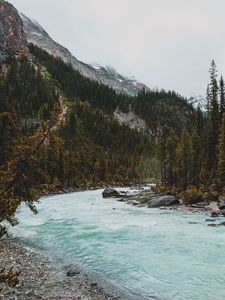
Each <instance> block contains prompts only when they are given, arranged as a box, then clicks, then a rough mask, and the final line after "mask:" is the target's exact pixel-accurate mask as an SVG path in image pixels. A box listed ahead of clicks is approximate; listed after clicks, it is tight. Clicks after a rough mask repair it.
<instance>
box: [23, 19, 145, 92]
mask: <svg viewBox="0 0 225 300" xmlns="http://www.w3.org/2000/svg"><path fill="white" fill-rule="evenodd" d="M20 15H21V18H22V19H23V23H24V31H25V33H26V36H27V40H28V42H29V43H32V44H34V45H36V46H38V47H40V48H41V49H43V50H45V51H47V52H48V53H49V54H51V55H53V56H55V57H58V58H61V59H62V60H63V61H64V62H65V63H70V64H71V65H72V67H73V68H74V69H75V70H76V71H79V72H80V73H81V74H82V75H83V76H85V77H88V78H90V79H92V80H95V81H97V82H99V83H102V84H104V85H107V86H109V87H111V88H113V89H114V90H115V91H116V92H118V93H123V94H127V95H136V94H138V92H139V91H140V90H141V89H143V88H145V89H149V88H148V87H147V86H145V85H144V84H142V83H139V82H137V81H136V80H133V79H129V78H126V77H123V76H121V75H120V74H118V73H117V72H116V71H115V70H114V69H112V68H110V67H107V68H103V67H101V66H99V65H89V64H85V63H83V62H81V61H79V60H78V59H76V58H75V57H74V56H73V55H72V54H71V53H70V52H69V50H67V49H66V48H64V47H63V46H61V45H59V44H58V43H56V42H55V41H53V39H52V38H51V37H50V36H49V35H48V33H47V32H46V31H45V30H44V29H43V28H42V27H41V26H40V25H39V24H38V23H37V22H36V21H33V20H30V19H29V18H27V17H26V16H25V15H23V14H20Z"/></svg>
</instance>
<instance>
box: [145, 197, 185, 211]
mask: <svg viewBox="0 0 225 300" xmlns="http://www.w3.org/2000/svg"><path fill="white" fill-rule="evenodd" d="M176 204H180V201H179V200H178V199H177V198H176V197H174V196H170V195H168V196H161V197H155V198H152V199H151V200H150V201H149V202H148V207H149V208H152V207H161V206H172V205H176Z"/></svg>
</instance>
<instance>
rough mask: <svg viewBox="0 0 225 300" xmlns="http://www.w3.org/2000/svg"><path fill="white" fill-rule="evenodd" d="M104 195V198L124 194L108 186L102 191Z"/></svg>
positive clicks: (117, 196)
mask: <svg viewBox="0 0 225 300" xmlns="http://www.w3.org/2000/svg"><path fill="white" fill-rule="evenodd" d="M102 196H103V198H119V197H121V196H122V195H121V194H120V193H119V192H118V191H117V190H115V189H112V188H106V189H105V190H104V191H103V192H102Z"/></svg>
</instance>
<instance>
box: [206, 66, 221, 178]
mask: <svg viewBox="0 0 225 300" xmlns="http://www.w3.org/2000/svg"><path fill="white" fill-rule="evenodd" d="M209 73H210V84H209V114H208V120H207V167H208V171H209V172H210V173H211V174H212V177H213V176H214V175H215V170H216V149H217V144H218V137H219V124H220V115H219V104H218V84H217V69H216V64H215V62H214V60H213V61H212V64H211V67H210V70H209Z"/></svg>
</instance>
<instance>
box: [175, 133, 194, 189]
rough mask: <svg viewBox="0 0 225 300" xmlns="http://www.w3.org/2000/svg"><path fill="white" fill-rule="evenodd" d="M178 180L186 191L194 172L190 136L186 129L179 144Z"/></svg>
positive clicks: (177, 155) (177, 152)
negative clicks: (192, 171)
mask: <svg viewBox="0 0 225 300" xmlns="http://www.w3.org/2000/svg"><path fill="white" fill-rule="evenodd" d="M176 157H177V179H178V182H179V185H180V186H181V187H182V188H183V189H186V188H187V187H188V185H189V184H190V182H191V170H192V161H193V159H192V151H191V141H190V135H189V133H188V131H187V129H186V128H184V129H183V130H182V133H181V139H180V143H179V144H178V147H177V151H176Z"/></svg>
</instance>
